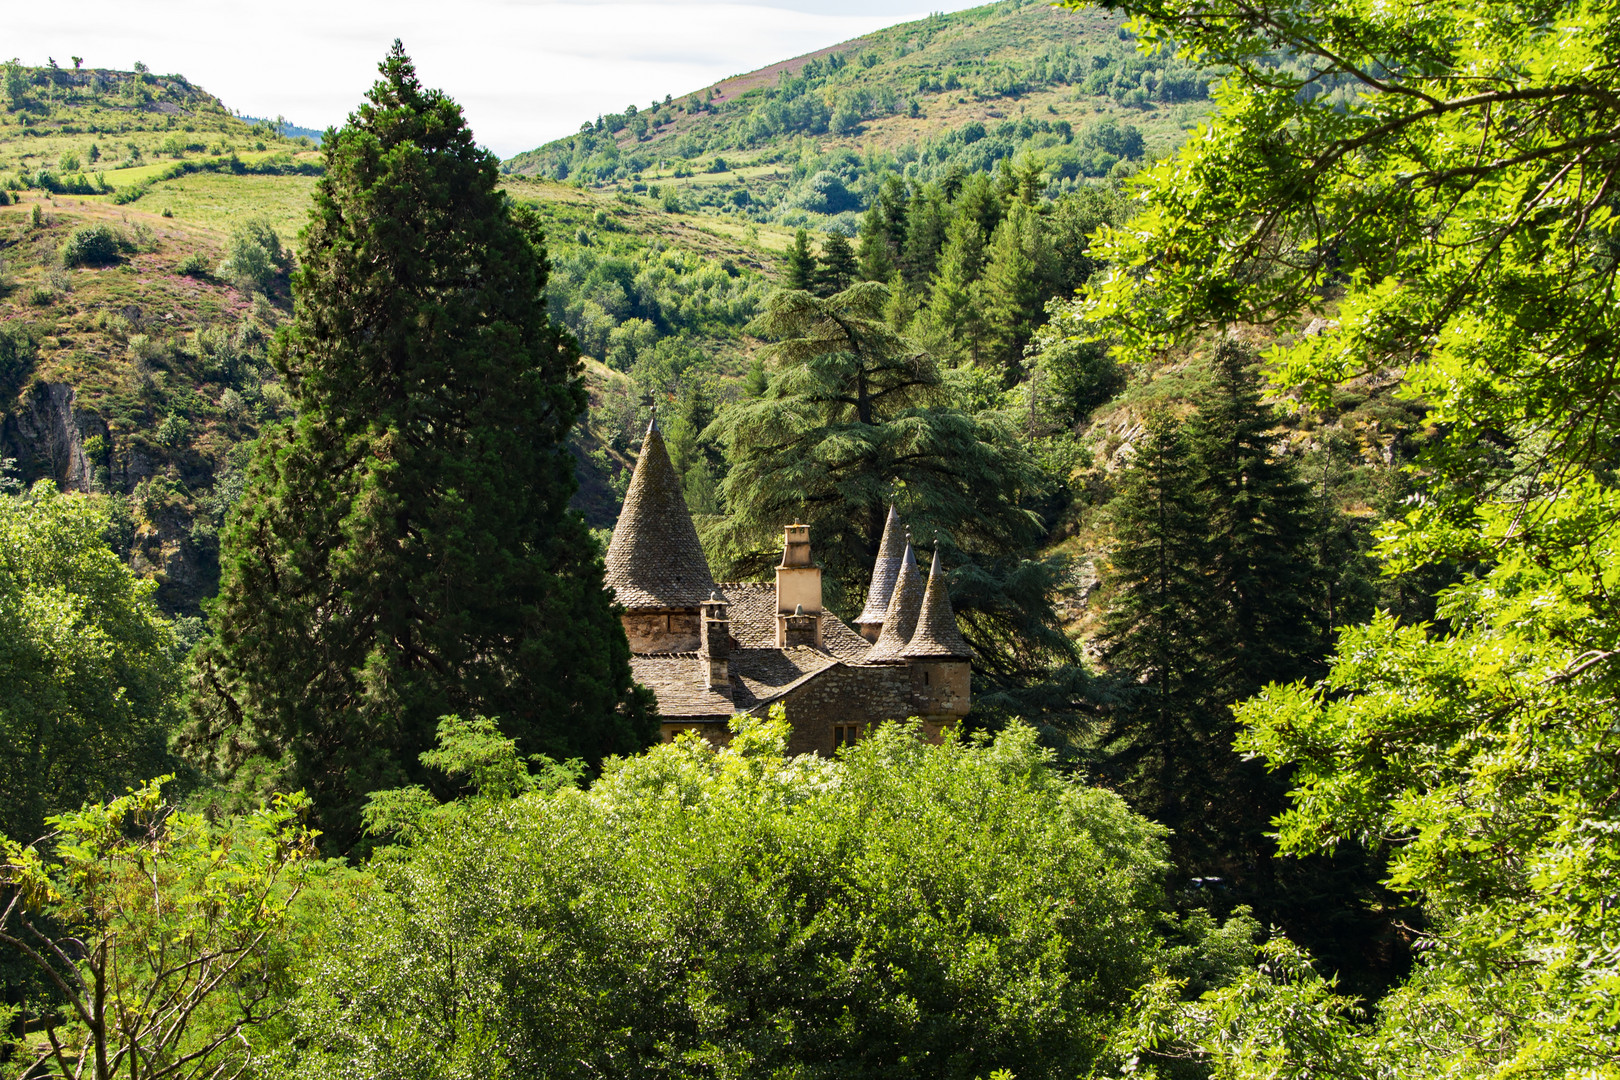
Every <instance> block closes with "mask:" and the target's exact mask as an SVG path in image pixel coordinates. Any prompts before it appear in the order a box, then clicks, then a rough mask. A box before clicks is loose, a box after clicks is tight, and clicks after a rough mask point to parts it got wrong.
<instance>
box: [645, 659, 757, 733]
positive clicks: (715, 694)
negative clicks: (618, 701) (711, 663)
mask: <svg viewBox="0 0 1620 1080" xmlns="http://www.w3.org/2000/svg"><path fill="white" fill-rule="evenodd" d="M706 662H707V661H703V660H701V659H700V658H699V657H698V654H697V653H657V654H637V655H634V656H632V657H630V674H631V675H632V676H634V677H635V680H636V682H638V683H640V684H641V685H642V686H645V687H646V688H647V689H649V690H651V691H652V692H653V694H654V695H655V696H656V697H657V698H658V715H659V716H662V717H664V718H665V719H670V720H679V719H725V718H727V717H729V716H730V715H731V714H732V713H734V712H736V711H738V710H737V707H736V706H735V705H733V704H732V702H731V699H730V698H728V697H726V696H725V695H724V694H722V693H720V692H719V691H718V690H711V689H710V688H708V687H706V686H704V685H703V675H702V670H701V668H700V667H699V665H700V663H706Z"/></svg>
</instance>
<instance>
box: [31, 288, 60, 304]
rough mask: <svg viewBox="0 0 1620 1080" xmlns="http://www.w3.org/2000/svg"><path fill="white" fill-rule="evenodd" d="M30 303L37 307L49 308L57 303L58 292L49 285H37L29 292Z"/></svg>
mask: <svg viewBox="0 0 1620 1080" xmlns="http://www.w3.org/2000/svg"><path fill="white" fill-rule="evenodd" d="M28 302H29V303H30V304H33V305H34V306H35V307H49V306H50V305H52V304H54V303H56V290H55V289H53V288H51V287H50V286H49V285H35V286H34V287H33V288H32V289H29V290H28Z"/></svg>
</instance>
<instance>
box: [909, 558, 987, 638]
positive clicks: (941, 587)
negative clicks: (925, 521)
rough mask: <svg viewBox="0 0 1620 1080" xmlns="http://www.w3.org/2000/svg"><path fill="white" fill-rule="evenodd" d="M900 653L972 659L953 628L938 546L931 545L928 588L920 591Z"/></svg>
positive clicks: (954, 618) (949, 599) (959, 633)
mask: <svg viewBox="0 0 1620 1080" xmlns="http://www.w3.org/2000/svg"><path fill="white" fill-rule="evenodd" d="M900 655H902V656H904V657H905V658H906V659H907V660H927V659H943V658H947V657H948V658H951V659H955V660H971V659H973V654H972V653H971V652H969V651H968V645H967V642H965V641H963V640H962V634H961V631H959V630H957V628H956V612H954V611H952V610H951V590H950V587H949V585H948V584H947V582H946V581H945V572H944V571H943V570H941V569H940V566H939V549H938V548H935V549H934V565H933V566H932V567H931V568H929V571H928V591H927V592H926V593H924V594H923V601H922V611H920V612H919V613H918V615H917V629H916V632H915V633H913V634H912V635H911V641H910V642H909V643H908V644H907V645H906V647H905V649H904V650H903V651H902V652H901V654H900Z"/></svg>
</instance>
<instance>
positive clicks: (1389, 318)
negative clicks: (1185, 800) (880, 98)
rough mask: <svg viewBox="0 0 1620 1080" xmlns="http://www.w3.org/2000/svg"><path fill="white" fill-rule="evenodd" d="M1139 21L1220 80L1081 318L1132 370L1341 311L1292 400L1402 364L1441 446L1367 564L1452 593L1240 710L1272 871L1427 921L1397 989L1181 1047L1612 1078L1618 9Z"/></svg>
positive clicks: (1450, 1070) (1294, 1002)
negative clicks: (1359, 863) (1263, 325)
mask: <svg viewBox="0 0 1620 1080" xmlns="http://www.w3.org/2000/svg"><path fill="white" fill-rule="evenodd" d="M1136 6H1137V7H1138V9H1139V10H1140V11H1141V12H1142V14H1143V18H1142V21H1141V25H1140V30H1141V32H1142V33H1143V34H1144V35H1145V36H1146V37H1147V39H1148V40H1149V41H1152V42H1165V41H1168V40H1171V39H1174V40H1175V41H1177V42H1178V43H1179V45H1180V47H1181V48H1182V49H1183V50H1184V53H1183V55H1186V56H1188V57H1189V58H1192V59H1195V60H1197V61H1199V62H1209V63H1225V64H1229V65H1231V68H1232V71H1233V77H1232V79H1231V80H1230V81H1229V82H1228V83H1227V85H1226V86H1225V87H1224V88H1223V89H1222V90H1221V92H1220V95H1219V103H1220V112H1219V114H1218V116H1217V117H1216V119H1215V120H1214V121H1213V123H1212V124H1211V126H1210V128H1209V130H1207V131H1206V132H1205V133H1203V135H1202V136H1201V137H1200V138H1198V139H1195V140H1192V141H1191V142H1189V143H1188V144H1187V146H1186V147H1185V148H1184V149H1183V150H1182V152H1181V154H1180V156H1179V157H1178V158H1176V159H1174V160H1172V161H1169V162H1167V163H1165V164H1164V165H1163V166H1161V167H1160V168H1158V169H1157V170H1155V171H1154V173H1153V174H1152V176H1151V177H1150V179H1149V181H1148V184H1147V186H1146V188H1145V189H1144V196H1145V198H1146V204H1145V211H1144V214H1143V215H1142V216H1140V217H1139V218H1138V219H1137V220H1136V221H1135V222H1133V223H1132V226H1131V229H1130V230H1129V233H1128V234H1127V233H1126V232H1124V231H1118V232H1114V233H1112V234H1110V235H1109V236H1108V237H1107V244H1106V254H1107V255H1108V256H1109V257H1110V258H1112V259H1113V260H1114V266H1115V268H1116V269H1115V270H1114V271H1113V272H1112V273H1111V274H1110V275H1109V276H1108V277H1107V278H1106V279H1105V280H1096V281H1094V289H1093V292H1092V295H1091V298H1090V301H1089V309H1088V310H1089V314H1090V315H1091V316H1092V318H1094V319H1095V320H1096V321H1097V322H1098V323H1099V325H1101V324H1106V326H1107V328H1108V331H1109V332H1110V333H1112V334H1116V335H1118V336H1119V338H1120V340H1121V342H1122V344H1123V346H1124V347H1125V348H1126V349H1127V350H1129V351H1130V352H1131V353H1133V354H1135V355H1142V353H1143V352H1144V351H1145V350H1149V349H1152V348H1156V347H1158V346H1160V345H1162V344H1164V343H1167V342H1169V341H1172V340H1175V339H1176V338H1177V337H1178V336H1180V335H1181V334H1183V333H1185V332H1186V331H1187V330H1188V329H1189V328H1195V327H1197V326H1200V325H1209V324H1220V323H1228V322H1233V321H1237V320H1250V321H1257V322H1259V321H1266V322H1271V321H1285V322H1293V321H1296V320H1302V319H1303V318H1304V317H1305V314H1306V313H1307V312H1308V310H1309V309H1311V308H1312V307H1314V306H1316V305H1317V304H1318V303H1319V302H1320V299H1319V298H1320V297H1321V296H1322V295H1323V290H1324V289H1325V288H1329V287H1331V288H1332V289H1333V290H1334V299H1335V306H1336V312H1335V314H1336V316H1337V319H1336V321H1335V322H1334V323H1333V324H1331V325H1329V326H1328V327H1327V328H1326V329H1325V330H1323V332H1322V333H1320V334H1316V335H1309V336H1301V337H1300V338H1298V339H1297V340H1295V341H1291V342H1288V343H1287V344H1286V345H1285V346H1283V347H1280V348H1278V349H1277V350H1276V352H1275V354H1274V356H1273V359H1274V361H1275V362H1276V364H1277V365H1278V374H1277V378H1278V381H1279V382H1284V383H1290V384H1303V386H1304V389H1305V391H1306V393H1307V394H1308V395H1309V396H1310V400H1313V401H1315V402H1317V403H1319V404H1323V403H1326V402H1328V401H1330V400H1331V398H1332V396H1333V393H1334V391H1335V385H1336V384H1337V383H1339V382H1340V381H1341V380H1343V379H1345V378H1346V377H1348V376H1350V375H1352V374H1355V373H1358V372H1366V371H1397V372H1399V373H1400V374H1401V376H1402V378H1403V382H1402V385H1401V394H1402V395H1403V396H1404V397H1406V398H1407V399H1409V400H1412V401H1415V402H1421V403H1422V404H1423V405H1424V406H1426V408H1427V410H1428V418H1429V419H1430V421H1431V422H1433V423H1434V424H1436V425H1437V426H1438V427H1439V429H1440V430H1441V431H1442V432H1443V433H1444V436H1443V437H1442V438H1440V439H1438V440H1437V442H1436V443H1435V445H1434V447H1433V448H1432V449H1431V451H1430V452H1429V453H1428V454H1427V455H1426V458H1425V460H1424V461H1423V463H1422V464H1423V472H1422V473H1421V474H1419V475H1418V476H1416V477H1414V481H1415V482H1417V483H1420V484H1421V485H1422V486H1421V488H1420V489H1419V491H1418V492H1417V497H1416V498H1413V499H1411V500H1409V502H1408V503H1407V504H1406V505H1405V506H1403V507H1401V509H1400V510H1399V513H1400V515H1401V516H1400V517H1399V518H1398V519H1397V520H1395V521H1392V522H1390V523H1388V524H1387V525H1386V526H1385V529H1384V534H1383V543H1382V548H1381V555H1382V556H1383V558H1384V560H1385V564H1386V568H1387V571H1388V572H1389V573H1390V574H1391V575H1398V576H1417V579H1418V580H1423V578H1422V577H1421V576H1420V575H1422V574H1423V573H1426V572H1428V571H1429V570H1430V569H1431V568H1432V567H1434V566H1435V565H1436V564H1443V563H1444V562H1446V561H1448V560H1449V561H1452V562H1454V563H1457V564H1461V565H1463V566H1467V567H1469V568H1470V573H1469V574H1468V575H1467V576H1464V577H1462V578H1461V580H1458V581H1457V582H1456V584H1454V585H1452V586H1451V587H1449V588H1448V589H1446V590H1445V591H1444V592H1443V593H1442V595H1441V598H1440V604H1439V606H1438V609H1437V614H1438V616H1439V619H1438V620H1437V622H1436V623H1435V624H1434V625H1432V626H1424V625H1419V624H1413V623H1409V622H1403V621H1401V620H1399V619H1398V618H1396V617H1395V616H1393V615H1380V616H1378V617H1377V618H1375V619H1373V620H1372V621H1371V622H1370V623H1368V624H1366V625H1363V626H1359V627H1354V628H1350V629H1346V630H1344V631H1343V632H1342V633H1341V636H1340V640H1339V643H1338V647H1337V651H1336V653H1335V656H1334V661H1333V666H1332V669H1331V673H1330V675H1329V676H1328V678H1327V680H1326V681H1325V683H1324V684H1323V685H1321V686H1320V687H1317V688H1308V687H1306V686H1303V685H1299V684H1291V685H1286V686H1284V685H1279V686H1273V687H1271V688H1270V689H1268V690H1267V691H1265V692H1264V693H1263V694H1261V695H1260V696H1258V697H1256V698H1254V699H1252V700H1250V701H1249V702H1247V703H1245V704H1244V705H1243V706H1242V708H1241V710H1240V713H1239V716H1240V720H1241V721H1242V724H1243V727H1244V731H1243V735H1242V737H1241V740H1240V742H1239V749H1240V750H1241V751H1242V752H1244V753H1248V754H1254V755H1260V756H1262V757H1263V758H1264V759H1265V760H1266V761H1268V762H1269V763H1270V764H1271V766H1272V767H1274V768H1276V769H1278V770H1279V771H1285V772H1286V775H1287V776H1288V777H1289V781H1290V783H1291V784H1292V785H1293V788H1294V793H1293V802H1292V807H1291V808H1290V809H1289V810H1288V811H1287V812H1286V813H1285V814H1284V815H1283V816H1282V817H1281V819H1280V820H1279V822H1278V829H1279V835H1280V842H1281V843H1282V845H1283V846H1284V848H1285V849H1286V850H1287V851H1289V852H1292V853H1296V854H1301V855H1305V854H1309V853H1312V852H1317V851H1321V850H1324V849H1333V848H1335V847H1338V848H1343V847H1345V846H1347V845H1351V844H1356V843H1360V844H1367V845H1374V844H1383V843H1388V844H1389V848H1388V852H1389V882H1390V884H1391V885H1392V886H1393V887H1394V888H1397V889H1401V890H1404V891H1406V892H1408V893H1409V894H1410V895H1411V896H1412V897H1413V898H1414V899H1416V900H1419V901H1421V902H1422V903H1423V906H1424V911H1425V914H1426V915H1427V918H1428V920H1429V924H1428V929H1427V931H1426V933H1425V934H1424V937H1423V945H1424V948H1423V950H1422V952H1421V954H1420V959H1419V960H1418V962H1417V966H1416V968H1415V970H1414V973H1413V975H1412V977H1411V978H1410V979H1409V981H1408V982H1407V984H1406V985H1405V986H1403V987H1402V988H1401V989H1400V990H1398V991H1396V992H1395V993H1393V994H1392V995H1390V996H1389V997H1387V998H1385V999H1384V1000H1383V1001H1382V1002H1380V1003H1379V1005H1378V1008H1377V1011H1376V1013H1375V1016H1374V1018H1373V1021H1372V1023H1371V1025H1369V1026H1367V1027H1359V1026H1357V1025H1355V1024H1354V1023H1353V1022H1352V1018H1351V1015H1350V1014H1349V1013H1348V1011H1347V1009H1346V1003H1344V1002H1342V1001H1337V1000H1334V999H1333V998H1332V997H1331V995H1330V994H1329V993H1328V991H1327V989H1326V988H1324V987H1323V986H1321V985H1320V984H1316V983H1312V982H1311V980H1310V978H1309V977H1304V976H1302V977H1300V978H1298V979H1294V986H1293V987H1292V988H1286V989H1285V992H1278V993H1272V992H1269V991H1268V992H1264V993H1261V992H1255V993H1251V994H1247V995H1245V994H1239V995H1238V996H1235V997H1230V998H1222V999H1218V1000H1217V1001H1216V1002H1214V1003H1213V1008H1212V1011H1209V1012H1206V1013H1203V1014H1200V1013H1199V1012H1198V1011H1196V1010H1187V1009H1182V1008H1178V1009H1175V1010H1172V1015H1173V1018H1174V1019H1173V1024H1172V1030H1170V1031H1169V1036H1170V1037H1169V1039H1168V1040H1167V1041H1168V1043H1169V1047H1170V1049H1171V1050H1172V1051H1174V1050H1175V1049H1176V1048H1177V1047H1178V1046H1179V1047H1181V1048H1187V1047H1194V1048H1197V1049H1198V1052H1201V1053H1202V1054H1204V1055H1206V1056H1207V1059H1208V1066H1209V1068H1210V1070H1211V1071H1212V1072H1214V1073H1215V1074H1216V1075H1220V1076H1224V1077H1256V1076H1272V1075H1278V1074H1279V1072H1280V1071H1283V1072H1286V1074H1292V1075H1303V1074H1305V1073H1310V1074H1312V1075H1326V1074H1352V1075H1401V1076H1414V1077H1426V1076H1457V1075H1497V1076H1509V1075H1528V1074H1530V1073H1537V1074H1544V1075H1606V1074H1609V1073H1613V1072H1614V1071H1615V1070H1616V1069H1617V1068H1620V1058H1617V1056H1616V1052H1615V1049H1614V1048H1615V1046H1616V1044H1617V1039H1616V1036H1617V1034H1620V1022H1617V1020H1616V1016H1615V1012H1614V1009H1613V1005H1612V1003H1613V1000H1614V995H1615V992H1616V988H1617V987H1620V972H1617V969H1616V965H1615V961H1614V951H1613V943H1612V923H1613V914H1612V897H1613V896H1614V895H1615V891H1616V881H1615V873H1616V871H1615V868H1616V867H1620V847H1617V845H1616V840H1615V838H1616V836H1620V822H1617V820H1616V814H1617V813H1620V804H1617V801H1616V800H1615V798H1614V792H1615V790H1616V788H1617V787H1620V776H1617V774H1616V768H1615V761H1616V758H1615V753H1614V745H1613V743H1614V732H1615V730H1616V717H1615V709H1614V702H1615V700H1616V697H1615V691H1616V688H1617V669H1616V666H1615V658H1616V657H1617V656H1620V647H1617V645H1616V642H1615V636H1614V627H1615V626H1616V625H1620V620H1617V618H1616V614H1617V613H1616V611H1615V605H1614V600H1613V589H1612V583H1613V582H1614V580H1615V579H1616V575H1617V572H1620V538H1617V535H1616V528H1615V521H1616V520H1620V518H1617V516H1616V511H1617V510H1620V503H1617V500H1616V496H1615V492H1614V489H1613V468H1612V459H1613V447H1614V445H1615V442H1616V436H1617V434H1620V432H1617V431H1616V427H1615V421H1614V417H1613V415H1612V410H1610V408H1609V407H1608V402H1609V401H1610V399H1611V397H1612V373H1611V368H1612V356H1613V347H1612V342H1613V341H1614V340H1615V337H1616V333H1617V330H1620V307H1617V303H1616V299H1615V291H1614V279H1615V274H1616V272H1617V269H1620V262H1617V261H1616V260H1615V259H1614V258H1613V256H1612V251H1613V247H1614V239H1615V237H1614V233H1615V218H1614V214H1613V206H1612V198H1611V193H1610V191H1609V188H1608V186H1607V182H1606V178H1607V177H1608V176H1610V175H1611V174H1612V172H1613V170H1614V169H1615V167H1616V164H1617V161H1620V147H1617V146H1616V144H1615V142H1614V140H1613V139H1612V138H1610V137H1608V136H1607V134H1606V132H1607V131H1608V130H1610V128H1612V126H1613V124H1614V121H1615V115H1614V113H1615V109H1616V106H1615V104H1614V102H1615V96H1614V93H1615V85H1614V84H1615V81H1616V74H1615V72H1614V70H1613V68H1612V67H1610V66H1608V65H1607V64H1606V63H1605V62H1604V61H1603V60H1601V59H1600V58H1603V57H1607V56H1610V55H1612V53H1613V49H1614V42H1615V39H1616V36H1617V24H1616V21H1615V17H1614V13H1613V12H1612V10H1610V9H1608V8H1590V7H1575V6H1572V5H1558V4H1554V5H1547V6H1544V7H1542V8H1538V9H1536V10H1535V11H1534V12H1526V11H1525V10H1524V9H1522V8H1510V7H1508V6H1506V5H1499V4H1493V3H1488V2H1476V3H1470V4H1455V5H1442V6H1431V5H1419V4H1411V3H1399V2H1398V3H1395V4H1386V3H1378V4H1373V3H1365V4H1363V3H1351V4H1348V5H1340V6H1338V7H1336V8H1335V12H1334V17H1333V18H1332V19H1323V18H1321V17H1320V16H1321V13H1320V11H1319V10H1318V9H1317V8H1314V7H1311V6H1296V5H1292V4H1287V3H1263V4H1260V5H1247V4H1244V5H1238V4H1230V5H1229V4H1222V3H1217V4H1213V5H1211V4H1198V5H1182V4H1180V3H1156V2H1154V3H1143V4H1140V5H1136ZM1284 42H1286V43H1287V45H1288V47H1289V49H1290V51H1291V54H1292V57H1291V59H1290V60H1289V61H1288V62H1287V63H1282V62H1279V61H1278V60H1277V59H1276V58H1275V57H1274V55H1273V53H1272V50H1273V49H1274V48H1275V47H1276V46H1277V45H1279V44H1281V43H1284ZM1291 978H1292V977H1291ZM1256 985H1257V986H1258V984H1256ZM1290 1006H1292V1007H1290ZM1279 1046H1286V1047H1290V1048H1292V1050H1291V1052H1290V1053H1289V1054H1287V1055H1286V1057H1287V1060H1286V1061H1281V1060H1279V1055H1278V1054H1276V1053H1275V1052H1268V1051H1266V1050H1265V1049H1264V1048H1266V1047H1279Z"/></svg>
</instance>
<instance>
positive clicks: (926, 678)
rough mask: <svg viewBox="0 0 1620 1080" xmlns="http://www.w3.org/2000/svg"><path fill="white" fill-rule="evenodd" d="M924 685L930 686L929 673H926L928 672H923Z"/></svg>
mask: <svg viewBox="0 0 1620 1080" xmlns="http://www.w3.org/2000/svg"><path fill="white" fill-rule="evenodd" d="M923 685H924V686H927V685H928V672H926V671H925V672H923Z"/></svg>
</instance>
